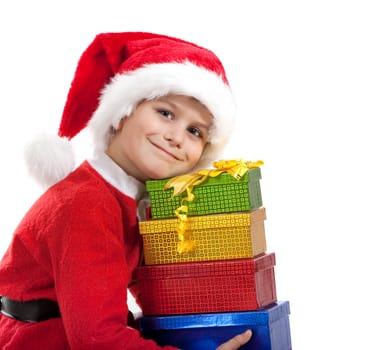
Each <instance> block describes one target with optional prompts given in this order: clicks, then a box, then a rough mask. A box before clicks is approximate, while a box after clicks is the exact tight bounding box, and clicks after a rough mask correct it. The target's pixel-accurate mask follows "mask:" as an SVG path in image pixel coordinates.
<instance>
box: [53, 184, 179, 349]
mask: <svg viewBox="0 0 374 350" xmlns="http://www.w3.org/2000/svg"><path fill="white" fill-rule="evenodd" d="M90 193H91V191H87V193H80V194H77V195H75V197H74V198H73V200H72V202H71V203H69V205H65V206H63V207H62V208H59V210H58V211H55V212H53V214H54V216H55V217H54V219H53V220H51V222H52V225H53V226H55V227H49V229H48V231H50V232H53V234H50V235H49V237H48V239H47V242H48V243H47V244H48V251H49V254H50V259H51V264H52V266H51V270H52V271H53V274H54V280H55V284H56V285H55V288H56V295H57V300H58V303H59V305H60V310H61V315H62V321H63V324H64V327H65V332H66V335H67V338H68V341H69V344H70V346H71V349H72V350H74V349H91V350H95V349H98V350H102V349H111V350H117V349H118V350H124V349H134V350H135V349H139V350H140V349H147V350H152V349H161V347H159V346H157V345H156V344H155V342H153V341H152V340H145V339H143V338H142V337H141V335H140V334H139V332H138V331H137V330H135V329H133V328H131V327H128V325H127V315H128V308H127V292H126V291H127V286H128V284H129V282H130V278H131V273H132V270H133V268H134V266H129V264H130V263H129V261H130V262H131V259H130V260H129V259H128V258H127V256H128V254H129V253H131V252H129V250H128V249H129V247H126V245H125V241H126V240H125V239H124V236H126V235H129V234H133V233H132V232H131V228H130V227H127V226H126V223H127V222H126V220H127V219H129V218H126V216H125V217H124V209H123V205H120V203H119V202H118V200H117V199H116V198H115V197H114V196H110V195H108V193H106V194H103V193H101V192H100V191H94V195H92V193H91V194H90ZM130 219H131V218H130ZM56 233H58V234H56ZM163 349H169V350H172V349H175V348H174V347H164V348H163Z"/></svg>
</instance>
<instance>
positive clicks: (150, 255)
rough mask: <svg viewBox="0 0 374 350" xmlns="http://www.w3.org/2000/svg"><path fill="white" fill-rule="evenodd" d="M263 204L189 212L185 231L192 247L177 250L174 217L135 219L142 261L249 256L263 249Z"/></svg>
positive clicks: (261, 251)
mask: <svg viewBox="0 0 374 350" xmlns="http://www.w3.org/2000/svg"><path fill="white" fill-rule="evenodd" d="M265 219H266V212H265V208H259V209H255V210H252V211H248V212H235V213H229V214H218V215H202V216H191V217H189V218H188V223H187V230H186V234H187V235H188V237H189V239H190V240H191V241H193V242H194V248H193V249H192V250H191V251H188V252H187V253H183V254H180V253H178V251H177V245H178V233H177V226H178V219H176V218H175V219H158V220H147V221H140V222H139V229H140V233H141V235H142V238H143V249H144V259H145V264H146V265H157V264H170V263H179V262H193V261H209V260H225V259H240V258H253V257H255V256H258V255H260V254H262V253H265V252H266V239H265V227H264V226H265V225H264V221H265Z"/></svg>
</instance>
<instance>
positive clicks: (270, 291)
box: [131, 253, 277, 316]
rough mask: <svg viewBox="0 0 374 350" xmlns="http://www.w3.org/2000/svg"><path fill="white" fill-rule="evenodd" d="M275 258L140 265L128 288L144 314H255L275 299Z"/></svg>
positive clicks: (264, 255) (264, 256)
mask: <svg viewBox="0 0 374 350" xmlns="http://www.w3.org/2000/svg"><path fill="white" fill-rule="evenodd" d="M274 266H275V254H274V253H267V254H263V255H261V256H258V257H255V258H250V259H232V260H216V261H206V262H188V263H175V264H161V265H149V266H141V267H138V268H137V269H136V270H135V284H134V285H133V286H132V288H131V290H132V292H133V293H134V295H136V296H137V299H138V302H139V305H140V307H141V308H142V311H143V315H145V316H150V315H178V314H196V313H209V312H234V311H251V310H258V309H260V308H262V307H264V306H267V305H270V304H271V303H273V302H275V301H276V300H277V296H276V286H275V274H274Z"/></svg>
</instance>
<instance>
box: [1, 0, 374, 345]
mask: <svg viewBox="0 0 374 350" xmlns="http://www.w3.org/2000/svg"><path fill="white" fill-rule="evenodd" d="M235 3H236V2H233V1H209V0H205V1H201V0H200V1H195V0H189V1H184V2H182V1H172V0H171V1H162V0H160V1H143V0H137V1H133V2H131V3H129V2H128V1H113V0H107V1H93V0H91V1H74V2H73V1H72V2H66V1H61V2H52V1H38V0H34V1H27V0H24V1H17V0H14V1H12V2H10V1H8V2H2V3H1V5H0V14H1V21H0V41H1V56H0V77H1V79H0V89H1V94H0V96H1V97H0V101H1V122H2V125H1V128H0V145H1V147H0V158H1V177H0V179H1V181H0V229H1V237H0V254H1V255H2V254H3V252H4V251H5V249H6V247H7V244H8V243H9V241H10V239H11V235H12V232H13V230H14V228H15V227H16V225H17V224H18V222H19V220H20V219H21V217H22V216H23V214H24V212H25V211H26V210H27V208H28V207H29V206H30V205H31V204H32V202H33V201H34V200H35V199H36V197H37V196H38V195H39V194H40V190H39V189H38V188H37V187H36V185H35V184H34V183H33V182H32V181H31V180H30V179H29V178H28V177H27V174H26V172H25V169H24V164H23V159H22V148H23V145H24V142H25V141H26V140H27V139H29V138H31V136H32V135H33V134H34V133H36V132H39V131H40V130H49V131H51V132H57V128H58V124H59V118H60V115H61V112H62V108H63V105H64V102H65V97H66V94H67V91H68V88H69V84H70V81H71V79H72V76H73V72H74V70H75V65H76V63H77V60H78V57H79V55H80V54H81V53H82V51H83V49H84V48H85V47H86V46H87V45H88V44H89V43H90V42H91V40H92V39H93V37H94V35H95V34H96V33H99V32H106V31H136V30H141V31H153V32H158V33H163V34H168V35H172V36H178V37H181V38H184V39H187V40H191V41H194V42H196V43H198V44H201V45H203V46H207V47H209V48H211V49H212V50H213V51H215V52H216V53H217V54H218V56H220V58H221V59H222V61H223V62H224V65H225V67H226V70H227V74H228V78H229V80H230V82H231V86H232V88H233V90H234V93H235V95H236V99H237V104H238V128H237V132H236V134H235V139H234V141H233V142H232V144H231V146H230V147H229V148H228V150H227V153H226V154H227V158H231V157H234V158H243V159H246V160H257V159H263V160H264V161H265V165H264V166H263V167H262V176H263V178H262V180H261V188H262V192H263V201H264V206H265V207H266V209H267V217H268V218H267V221H266V237H267V242H268V251H273V252H275V253H276V257H277V265H276V283H277V291H278V299H279V300H289V301H290V305H291V315H290V321H291V336H292V342H293V347H294V349H296V350H316V349H329V350H330V349H340V350H341V349H369V348H374V345H373V341H372V339H371V333H372V320H371V317H372V314H373V311H374V310H373V309H374V308H373V296H374V288H373V286H372V285H373V284H372V276H373V272H372V268H373V266H374V264H373V260H372V254H373V248H372V245H371V241H372V238H373V237H372V235H373V234H374V229H373V228H374V225H373V219H372V211H373V209H374V208H373V198H374V188H373V178H374V173H373V167H372V164H371V163H372V161H373V155H372V154H373V149H374V142H373V128H372V126H371V123H372V119H373V116H374V115H373V114H374V107H373V93H374V69H373V62H374V48H373V40H374V34H373V33H374V21H373V18H374V11H373V9H372V7H371V6H370V5H371V1H360V0H354V1H353V0H352V1H344V0H340V1H332V0H315V1H296V0H295V1H291V0H285V1H249V2H247V1H242V2H239V1H237V3H240V5H233V4H235Z"/></svg>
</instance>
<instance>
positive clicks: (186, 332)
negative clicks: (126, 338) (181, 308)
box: [140, 301, 292, 350]
mask: <svg viewBox="0 0 374 350" xmlns="http://www.w3.org/2000/svg"><path fill="white" fill-rule="evenodd" d="M289 314H290V306H289V302H288V301H277V302H276V303H274V304H272V305H270V306H268V307H266V308H263V309H260V310H256V311H241V312H233V313H209V314H194V315H177V316H161V317H158V316H147V317H143V318H142V319H141V320H140V330H141V332H142V334H143V337H145V338H148V339H153V340H155V341H156V342H157V343H158V344H159V345H161V346H165V345H173V346H175V347H178V348H181V349H183V350H215V349H216V348H217V346H218V345H220V344H222V343H224V342H225V341H227V340H228V339H230V338H232V337H234V336H235V335H237V334H239V333H241V332H244V331H245V330H247V329H251V330H252V333H253V334H252V338H251V340H250V341H249V342H248V343H247V344H246V345H244V346H242V347H241V348H240V349H243V350H291V349H292V346H291V332H290V323H289Z"/></svg>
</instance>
